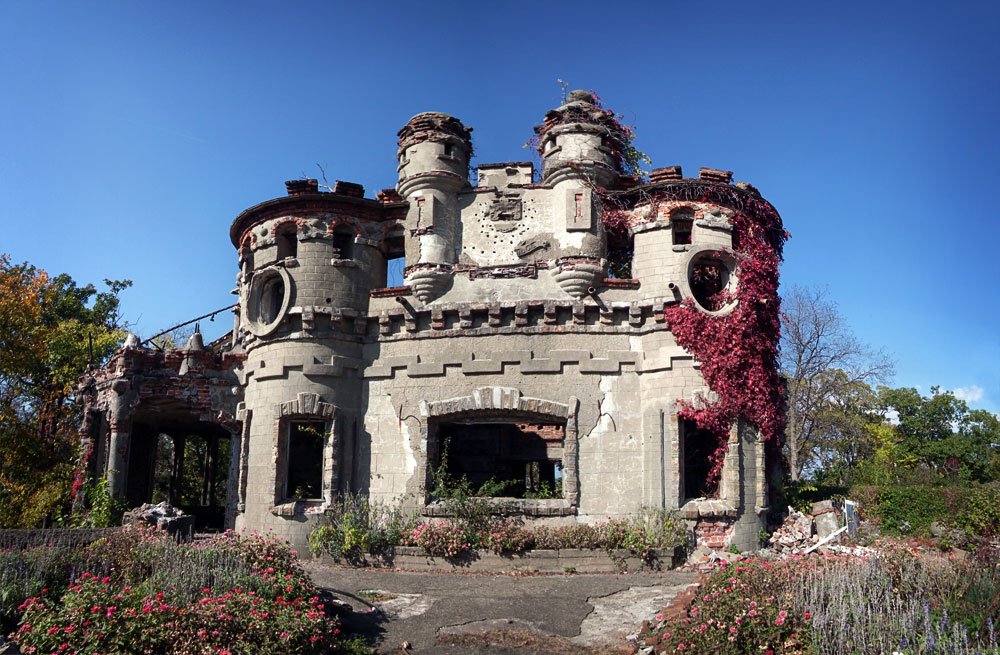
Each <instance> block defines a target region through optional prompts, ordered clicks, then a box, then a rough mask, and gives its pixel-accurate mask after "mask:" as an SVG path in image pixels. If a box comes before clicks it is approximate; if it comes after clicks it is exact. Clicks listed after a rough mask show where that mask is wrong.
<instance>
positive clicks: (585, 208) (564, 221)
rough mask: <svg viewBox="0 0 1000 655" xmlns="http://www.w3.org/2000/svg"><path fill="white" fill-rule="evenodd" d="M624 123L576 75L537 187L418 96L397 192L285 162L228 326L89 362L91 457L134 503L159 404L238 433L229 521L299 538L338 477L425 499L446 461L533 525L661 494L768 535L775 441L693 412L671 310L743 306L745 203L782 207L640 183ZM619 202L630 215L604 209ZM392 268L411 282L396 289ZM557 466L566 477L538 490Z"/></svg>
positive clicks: (715, 175)
mask: <svg viewBox="0 0 1000 655" xmlns="http://www.w3.org/2000/svg"><path fill="white" fill-rule="evenodd" d="M616 125H617V124H616V123H615V121H614V114H612V113H611V112H608V111H606V110H604V109H602V108H601V107H600V106H599V105H598V104H597V103H596V101H595V100H594V98H593V97H592V96H591V95H590V94H588V93H585V92H573V93H572V94H570V96H569V100H568V101H567V102H566V103H565V104H564V105H563V106H561V107H559V108H557V109H554V110H552V111H550V112H549V113H548V114H547V115H546V117H545V122H544V123H543V124H542V125H540V126H539V127H538V128H536V132H537V133H538V135H539V151H540V154H541V157H542V162H543V164H542V171H541V176H540V181H539V180H536V179H535V177H534V171H533V165H532V164H531V163H526V162H512V163H501V164H484V165H480V166H479V167H478V170H477V171H476V175H475V184H472V183H470V180H469V177H470V176H469V160H470V157H471V155H472V141H471V136H470V133H471V128H467V127H465V126H464V125H463V124H462V123H461V122H460V121H459V120H458V119H456V118H453V117H451V116H447V115H445V114H440V113H423V114H418V115H417V116H415V117H414V118H412V119H411V120H410V121H409V122H408V123H407V124H406V125H405V126H404V127H403V128H402V129H401V130H400V132H399V147H398V151H397V153H396V154H397V163H398V165H397V170H398V179H399V181H398V184H397V186H396V189H394V190H386V191H383V192H381V193H379V194H378V196H377V198H375V199H369V198H365V197H364V190H363V189H362V188H361V187H360V186H358V185H355V184H350V183H345V182H337V184H336V185H335V187H334V188H333V189H331V190H329V191H327V192H321V191H320V190H319V187H318V185H317V183H316V181H315V180H295V181H290V182H287V183H286V186H287V191H288V194H287V195H286V196H283V197H279V198H275V199H273V200H268V201H266V202H263V203H261V204H259V205H256V206H254V207H251V208H250V209H247V210H246V211H244V212H243V213H241V214H240V215H239V216H237V217H236V219H235V221H234V222H233V224H232V227H231V230H230V237H231V239H232V242H233V245H234V246H235V247H236V250H237V253H238V262H239V269H240V270H239V274H238V277H237V282H238V292H239V303H238V306H237V307H236V309H235V314H236V321H235V327H234V331H233V333H232V335H231V338H230V339H229V340H228V341H227V342H226V343H225V344H221V343H220V344H216V345H215V347H214V351H213V350H207V351H206V350H200V348H199V344H198V343H195V344H193V346H192V345H189V347H188V348H186V349H183V350H179V351H169V352H167V353H166V354H163V353H153V352H151V351H149V350H147V349H144V348H142V347H141V346H140V345H139V344H138V343H136V342H135V341H133V342H131V343H129V344H127V345H126V348H125V349H124V350H123V351H122V352H121V353H119V354H117V355H116V356H115V358H114V359H113V360H112V362H111V364H110V365H109V366H108V367H107V368H106V369H104V370H103V371H100V372H98V374H97V375H96V376H95V377H94V378H93V380H91V381H90V387H89V388H90V390H91V393H90V397H91V398H92V401H91V402H90V404H89V405H88V412H89V414H88V415H89V416H91V418H90V419H88V420H89V421H90V423H89V424H88V425H91V424H92V426H96V427H85V432H86V434H87V438H88V439H90V440H91V441H92V442H93V443H94V444H96V446H95V453H96V457H95V459H94V462H95V464H94V466H95V468H96V469H97V470H99V471H101V472H103V473H104V474H105V475H106V476H107V477H108V479H109V480H110V481H111V486H112V489H113V490H114V492H115V493H117V494H119V495H126V492H127V491H128V490H129V489H132V490H133V492H134V493H133V500H138V497H137V495H138V489H139V487H142V484H140V483H134V482H133V480H132V477H133V476H142V475H149V474H148V473H145V474H144V473H143V471H148V468H149V467H148V463H147V464H145V465H144V466H146V468H145V469H144V468H143V467H141V466H135V465H131V466H130V463H129V461H130V450H129V445H130V436H131V439H132V440H133V441H132V442H131V445H132V448H133V450H132V451H131V453H132V455H131V456H132V457H133V458H134V456H135V450H134V449H135V441H134V440H135V431H134V428H133V429H132V432H130V427H129V426H130V425H148V424H149V423H150V419H149V417H150V416H151V414H152V413H153V412H152V411H151V408H153V407H154V406H155V403H157V402H159V403H160V404H166V405H169V406H171V407H174V409H175V412H174V414H175V416H176V415H179V414H182V413H184V412H187V414H186V415H188V416H191V417H193V418H192V419H191V420H190V421H188V422H187V423H184V424H183V425H180V427H181V428H183V429H193V430H195V431H197V430H202V429H203V428H205V426H217V427H218V428H219V429H220V430H221V432H220V434H224V435H225V436H226V437H227V438H228V439H230V440H231V445H230V448H229V452H230V454H231V457H230V462H229V477H228V487H227V505H226V507H227V513H226V517H225V525H227V526H232V527H236V528H237V529H257V530H273V531H275V532H277V533H278V534H280V535H284V536H287V537H288V538H290V539H291V540H292V541H294V542H299V543H301V542H303V541H304V540H305V537H306V535H307V534H308V531H309V530H310V529H311V527H312V525H313V523H314V521H315V519H316V517H317V516H319V515H320V514H321V513H322V512H323V511H324V509H325V508H326V507H328V506H329V505H330V504H331V503H332V502H334V501H335V499H336V498H337V497H338V495H340V494H345V493H362V494H367V495H368V496H369V497H370V498H371V499H373V500H379V501H402V502H404V503H406V504H409V505H412V506H414V507H416V508H419V509H421V510H422V511H423V512H424V513H425V514H427V515H435V514H438V513H440V508H439V507H438V506H437V505H436V504H435V502H434V499H433V498H432V497H431V495H430V493H429V489H430V488H431V487H432V477H433V473H434V471H435V470H436V469H437V468H438V467H439V466H441V464H442V461H443V460H444V462H445V464H446V465H447V466H448V467H449V468H450V469H451V470H453V472H454V473H455V474H456V475H466V476H467V477H469V478H470V479H471V480H472V481H473V482H476V483H478V482H482V481H486V480H488V479H489V478H490V477H492V478H493V479H494V481H496V480H500V479H511V482H512V484H513V486H514V487H516V491H515V494H516V495H518V496H524V497H522V498H519V499H518V500H517V501H516V502H517V503H518V507H519V509H520V511H522V512H523V513H524V515H525V516H526V517H527V518H528V519H529V520H537V521H549V522H562V523H565V522H574V521H587V522H593V521H598V520H601V519H604V518H607V517H612V516H620V515H624V514H629V513H633V512H636V511H638V510H639V509H640V508H641V507H643V506H653V507H662V508H668V509H677V510H680V511H681V512H682V513H683V514H684V516H685V517H687V518H689V520H690V522H691V525H692V528H695V530H696V533H697V534H698V535H699V536H700V538H701V539H703V540H704V541H706V542H709V543H710V545H712V546H715V547H721V546H725V545H729V544H733V545H736V546H737V547H739V548H741V549H753V548H755V547H756V545H757V540H758V533H759V530H760V529H761V528H762V527H763V522H762V521H763V515H764V512H765V511H766V509H767V506H768V502H769V501H768V491H767V484H766V479H767V470H766V469H767V466H766V462H767V459H768V458H767V456H766V453H765V450H766V449H767V448H765V444H764V443H762V442H761V440H760V439H759V434H758V432H759V431H758V430H757V426H755V425H753V424H752V423H751V422H750V421H748V420H746V417H742V416H737V417H735V418H734V420H733V421H732V424H731V428H730V429H729V431H728V436H726V435H724V438H723V440H722V441H723V443H716V442H715V441H712V439H711V438H710V437H709V436H708V435H707V434H706V433H704V431H703V430H701V429H700V428H699V426H698V425H696V424H695V423H692V422H691V421H687V420H685V419H684V418H682V417H681V416H680V415H679V412H680V409H681V408H682V407H688V408H692V407H694V408H697V407H702V406H706V405H711V404H712V403H713V402H716V401H717V399H718V398H717V395H716V392H715V390H713V389H711V388H709V385H708V384H706V381H705V378H704V376H703V375H702V371H701V367H702V363H701V362H699V361H698V360H697V359H696V357H695V356H694V355H693V354H692V352H690V351H689V350H688V349H685V348H683V347H681V346H679V345H678V343H677V341H676V340H675V337H674V334H673V333H672V331H671V328H670V325H669V324H668V317H669V310H670V308H671V307H677V306H689V307H692V308H694V309H695V310H697V311H699V312H705V313H708V314H710V315H713V316H719V317H723V316H726V315H727V314H729V313H730V312H732V311H733V307H734V306H735V305H737V304H738V303H740V302H744V301H743V300H742V299H740V298H739V296H738V294H736V293H735V292H736V290H738V288H739V285H740V279H739V278H740V270H741V269H740V267H741V261H740V258H739V254H738V253H737V252H736V251H737V245H738V244H737V243H734V239H737V240H738V239H739V238H740V235H739V234H737V233H735V232H736V231H735V229H734V224H735V221H734V220H733V218H734V216H735V215H736V214H737V213H739V212H742V211H744V210H745V209H746V207H747V206H750V205H753V206H755V207H762V206H763V207H767V208H770V209H769V211H771V212H773V208H771V207H770V205H768V204H767V203H766V201H764V200H763V199H762V198H761V197H760V195H759V193H758V192H757V191H756V189H754V188H753V187H752V186H750V185H747V184H744V183H737V184H732V182H731V174H730V173H727V172H724V171H717V170H713V169H702V170H701V174H700V176H699V177H698V178H695V179H691V178H684V177H683V175H682V172H681V170H680V167H670V168H661V169H656V170H654V172H653V175H652V176H651V179H650V181H649V182H648V183H645V184H644V183H640V181H639V180H637V179H635V178H631V177H628V176H627V175H625V174H624V172H623V171H624V169H623V163H622V148H623V147H624V146H627V145H628V144H627V143H625V142H624V140H623V136H622V134H621V133H620V132H616ZM612 208H614V211H615V212H617V214H618V215H619V216H621V215H625V216H627V217H628V224H627V227H626V229H625V230H624V232H622V231H619V232H618V233H616V234H611V231H610V230H609V228H608V227H607V225H606V223H607V219H608V216H609V215H610V213H611V210H612ZM774 216H775V217H776V216H777V214H776V213H774ZM778 220H779V222H780V219H778ZM772 227H773V226H772ZM609 235H610V236H609ZM623 252H624V253H625V255H624V258H623V257H622V256H621V253H623ZM609 253H613V255H614V257H617V258H618V260H617V264H618V265H621V264H622V263H623V262H624V267H625V268H626V269H627V267H628V265H629V264H630V266H631V275H628V274H625V275H622V274H621V270H622V269H621V268H620V267H618V268H616V266H615V265H614V264H615V262H612V268H616V273H618V276H617V277H609ZM614 257H613V258H614ZM404 262H405V263H404ZM704 262H709V263H710V267H709V269H708V270H709V271H710V272H711V275H709V276H708V278H710V279H708V281H707V282H706V279H705V276H703V275H701V274H700V273H699V271H702V270H704V269H703V268H699V266H702V264H704ZM394 265H400V266H402V267H403V268H402V278H403V279H402V284H398V285H397V286H389V284H390V282H389V278H390V276H391V273H390V269H391V267H392V266H394ZM706 284H707V285H708V287H707V288H705V285H706ZM719 298H721V299H722V301H721V302H717V300H718V299H719ZM760 311H765V312H775V315H776V312H777V303H776V302H775V303H773V304H772V306H770V307H764V308H762V309H761V310H760ZM768 338H770V339H773V340H776V339H777V334H776V333H774V334H771V335H769V337H768ZM733 346H734V347H738V346H739V344H733ZM181 362H191V363H190V364H188V365H187V366H186V368H184V367H182V366H181ZM771 364H772V365H773V362H772V363H771ZM182 368H183V370H182ZM157 398H159V400H155V399H157ZM167 399H170V400H167ZM144 422H145V423H144ZM175 422H178V421H175ZM168 428H169V426H166V427H163V428H162V429H168ZM144 429H146V431H147V432H149V431H153V432H155V431H157V430H160V429H161V428H160V427H157V426H152V427H147V428H144ZM213 429H215V428H213ZM702 442H704V443H702ZM709 442H711V443H709ZM706 444H707V445H706ZM768 447H770V448H772V449H773V444H771V445H769V446H768ZM710 454H713V456H717V457H721V458H722V459H721V460H719V461H720V462H721V467H722V468H721V476H720V477H719V478H718V479H717V480H714V479H712V477H711V474H710V471H709V468H710V467H709V466H708V465H707V464H706V462H707V461H708V457H709V455H710ZM146 457H147V458H148V457H149V456H148V455H146ZM542 485H544V487H545V488H546V489H547V490H550V491H552V492H553V493H550V494H548V495H550V496H555V497H551V498H538V497H537V496H538V495H539V494H537V493H535V494H532V493H527V492H532V491H538V490H539V489H540V488H541V486H542ZM143 489H145V487H143ZM531 496H536V497H531ZM142 500H148V498H143V499H142Z"/></svg>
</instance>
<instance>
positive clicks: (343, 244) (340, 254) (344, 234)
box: [333, 227, 354, 259]
mask: <svg viewBox="0 0 1000 655" xmlns="http://www.w3.org/2000/svg"><path fill="white" fill-rule="evenodd" d="M333 249H334V250H336V251H337V252H336V254H335V255H334V257H336V258H337V259H354V230H352V229H350V228H347V227H338V228H337V229H336V230H334V232H333Z"/></svg>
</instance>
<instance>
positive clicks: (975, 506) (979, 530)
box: [954, 484, 1000, 538]
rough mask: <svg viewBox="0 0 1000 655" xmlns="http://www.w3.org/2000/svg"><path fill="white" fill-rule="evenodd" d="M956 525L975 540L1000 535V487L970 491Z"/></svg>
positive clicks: (992, 486) (955, 519) (984, 487)
mask: <svg viewBox="0 0 1000 655" xmlns="http://www.w3.org/2000/svg"><path fill="white" fill-rule="evenodd" d="M954 524H955V527H957V528H959V529H961V530H963V531H964V532H965V533H966V534H967V535H969V536H970V537H973V538H983V537H986V538H988V537H993V536H996V535H1000V486H998V485H995V484H994V485H991V486H983V487H975V488H972V489H970V490H969V491H968V493H967V495H966V497H965V502H964V503H963V506H962V509H961V511H959V512H958V513H957V515H955V516H954Z"/></svg>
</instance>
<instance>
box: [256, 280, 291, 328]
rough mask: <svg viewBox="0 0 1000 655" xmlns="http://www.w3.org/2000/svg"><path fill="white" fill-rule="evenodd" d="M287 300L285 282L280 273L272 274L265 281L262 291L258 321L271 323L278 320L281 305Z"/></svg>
mask: <svg viewBox="0 0 1000 655" xmlns="http://www.w3.org/2000/svg"><path fill="white" fill-rule="evenodd" d="M284 300H285V283H284V281H283V280H282V279H281V276H280V275H272V276H271V277H269V278H268V279H267V280H265V281H264V286H263V288H262V289H261V291H260V305H259V306H258V314H257V322H258V323H261V324H262V325H270V324H271V323H273V322H274V321H276V320H277V318H278V314H279V313H280V312H281V305H282V303H283V302H284Z"/></svg>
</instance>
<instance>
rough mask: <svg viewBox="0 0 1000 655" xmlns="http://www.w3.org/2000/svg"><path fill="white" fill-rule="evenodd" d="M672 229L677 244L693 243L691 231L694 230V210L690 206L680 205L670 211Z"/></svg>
mask: <svg viewBox="0 0 1000 655" xmlns="http://www.w3.org/2000/svg"><path fill="white" fill-rule="evenodd" d="M670 230H671V232H672V234H673V242H674V245H675V246H683V245H688V244H690V243H691V232H692V231H693V230H694V210H693V209H691V208H690V207H679V208H677V209H675V210H674V211H672V212H670Z"/></svg>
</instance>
